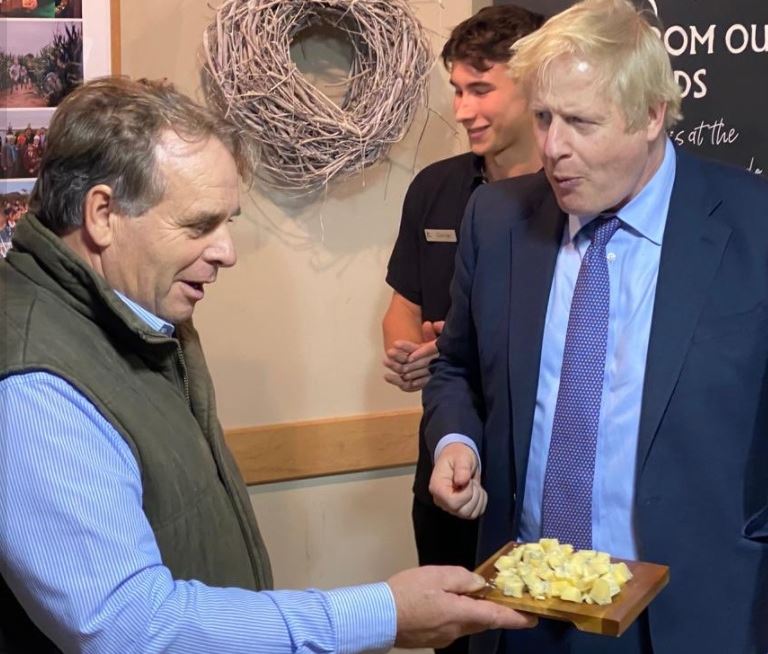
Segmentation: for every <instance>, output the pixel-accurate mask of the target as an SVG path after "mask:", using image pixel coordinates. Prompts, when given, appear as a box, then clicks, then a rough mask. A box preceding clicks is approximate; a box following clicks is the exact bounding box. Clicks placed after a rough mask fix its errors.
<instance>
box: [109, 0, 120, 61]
mask: <svg viewBox="0 0 768 654" xmlns="http://www.w3.org/2000/svg"><path fill="white" fill-rule="evenodd" d="M109 23H110V25H109V27H110V29H109V31H110V35H111V40H110V56H111V64H110V72H111V74H112V75H119V74H120V67H121V66H122V52H121V35H120V0H110V3H109Z"/></svg>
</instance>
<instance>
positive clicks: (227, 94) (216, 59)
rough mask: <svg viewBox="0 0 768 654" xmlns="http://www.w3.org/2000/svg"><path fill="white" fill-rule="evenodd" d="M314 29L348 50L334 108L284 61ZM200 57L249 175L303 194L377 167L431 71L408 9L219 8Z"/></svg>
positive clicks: (351, 0) (253, 2) (365, 4)
mask: <svg viewBox="0 0 768 654" xmlns="http://www.w3.org/2000/svg"><path fill="white" fill-rule="evenodd" d="M322 24H325V25H330V26H333V27H335V28H337V29H339V30H341V31H342V32H343V33H345V34H346V36H347V38H348V39H349V41H350V43H351V44H352V48H353V55H352V66H351V70H350V72H349V75H348V89H347V92H346V94H345V96H344V99H343V101H342V103H341V106H339V105H337V104H335V103H334V102H332V101H331V100H330V99H329V98H328V97H327V96H326V95H325V94H323V93H322V92H321V91H320V90H319V89H317V88H316V87H315V86H313V85H312V84H311V83H310V82H309V81H308V80H307V79H306V78H305V77H304V75H303V74H302V73H301V71H299V69H298V67H297V66H296V64H295V63H294V61H293V60H292V59H291V54H290V46H291V42H292V41H293V39H294V38H295V37H296V35H297V34H298V33H299V32H301V31H302V30H304V29H306V28H308V27H314V26H317V25H322ZM203 51H204V52H203V56H204V63H203V82H204V89H205V93H206V95H207V97H208V101H209V102H210V103H211V104H212V105H213V106H214V107H217V108H218V109H219V110H220V111H222V112H223V113H224V115H226V116H227V117H228V118H229V119H230V120H232V121H233V122H234V123H235V124H236V125H237V126H238V127H239V128H240V129H241V130H242V133H243V135H244V137H245V139H246V140H247V142H248V145H249V146H250V147H249V151H250V155H249V159H250V162H249V163H250V164H251V168H252V173H253V174H254V175H255V176H256V177H257V178H258V179H261V180H262V181H264V182H266V183H268V184H270V185H271V186H274V187H277V188H282V189H286V190H289V191H301V192H312V191H316V190H318V189H320V188H321V187H323V186H324V185H326V184H327V183H328V182H329V181H330V180H331V179H336V178H341V177H344V176H347V175H351V174H353V173H357V172H359V171H361V170H362V169H363V168H365V167H366V166H369V165H371V164H373V163H374V162H376V161H379V160H380V159H382V158H384V157H385V156H386V154H387V152H388V150H389V147H390V145H391V144H392V143H394V142H396V141H399V140H400V139H401V138H402V137H403V136H404V135H405V133H406V132H407V130H408V128H409V126H410V124H411V121H412V120H413V118H414V116H415V114H416V111H417V110H418V108H419V106H420V105H422V104H425V102H426V92H427V79H428V75H429V72H430V69H431V67H432V63H433V57H432V53H431V49H430V46H429V40H428V38H427V37H426V35H425V32H424V29H423V28H422V26H421V25H420V23H419V22H418V20H417V19H416V17H415V16H414V15H413V12H412V11H411V9H410V7H409V6H408V3H407V1H406V0H226V1H225V2H224V3H223V4H222V5H221V6H220V7H219V9H218V10H217V12H216V19H215V21H214V22H213V23H212V24H211V25H210V26H209V27H208V28H207V29H206V31H205V33H204V35H203Z"/></svg>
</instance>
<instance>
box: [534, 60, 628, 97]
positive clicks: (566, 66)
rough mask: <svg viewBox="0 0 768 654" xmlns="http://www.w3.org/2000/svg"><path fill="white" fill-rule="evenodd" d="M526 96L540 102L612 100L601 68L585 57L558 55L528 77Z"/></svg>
mask: <svg viewBox="0 0 768 654" xmlns="http://www.w3.org/2000/svg"><path fill="white" fill-rule="evenodd" d="M527 87H528V99H529V100H530V101H531V102H532V103H544V104H548V105H549V104H572V103H576V104H584V103H595V104H597V103H599V104H613V103H614V102H615V100H616V98H612V97H611V95H613V94H612V93H610V91H609V89H608V84H607V81H606V79H605V74H604V71H603V70H602V69H601V68H600V67H599V66H598V65H596V64H595V63H593V62H592V61H590V60H588V59H586V58H585V57H580V56H577V55H572V54H566V55H560V56H558V57H556V58H554V59H551V60H549V61H547V62H546V63H545V64H543V65H542V66H541V67H540V68H539V69H538V70H537V71H536V73H535V74H534V75H533V77H532V79H530V80H529V83H528V85H527Z"/></svg>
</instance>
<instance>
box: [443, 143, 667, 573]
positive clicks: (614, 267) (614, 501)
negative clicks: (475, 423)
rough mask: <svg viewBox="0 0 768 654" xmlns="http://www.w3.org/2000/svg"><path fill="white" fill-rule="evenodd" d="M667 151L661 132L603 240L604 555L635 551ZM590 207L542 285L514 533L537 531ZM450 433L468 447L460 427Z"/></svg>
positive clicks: (599, 543)
mask: <svg viewBox="0 0 768 654" xmlns="http://www.w3.org/2000/svg"><path fill="white" fill-rule="evenodd" d="M675 160H676V157H675V150H674V148H673V146H672V143H671V142H670V141H669V140H667V143H666V147H665V152H664V159H663V161H662V164H661V166H660V167H659V169H658V170H657V171H656V173H655V174H654V176H653V177H652V178H651V180H650V181H649V182H648V184H646V185H645V187H644V188H643V189H642V190H641V191H640V193H638V195H637V196H635V197H634V198H633V199H632V200H631V201H630V202H628V203H627V205H626V206H625V207H623V208H622V209H621V210H620V211H619V212H618V216H619V218H620V219H621V221H622V225H621V227H620V228H619V230H618V231H617V232H616V234H615V235H614V236H613V238H612V239H611V241H610V242H609V243H608V246H607V249H606V256H607V258H608V271H609V275H610V284H611V295H610V313H609V328H608V343H607V351H606V366H605V379H604V382H603V397H602V406H601V412H600V423H599V427H598V435H597V452H596V460H595V477H594V483H593V488H592V540H593V543H592V544H593V547H594V548H595V549H599V550H602V551H606V552H610V554H611V555H612V556H616V557H619V558H627V559H636V558H637V545H636V541H635V535H634V528H633V506H634V495H635V468H636V463H637V439H638V433H639V424H640V407H641V403H642V394H643V381H644V379H645V360H646V355H647V352H648V337H649V334H650V329H651V317H652V314H653V303H654V298H655V297H656V280H657V278H658V272H659V261H660V259H661V243H662V238H663V235H664V227H665V225H666V220H667V213H668V210H669V201H670V198H671V195H672V186H673V184H674V180H675ZM592 219H594V216H587V217H576V216H569V218H568V221H567V223H566V225H565V229H564V230H563V240H562V245H561V247H560V252H559V253H558V257H557V263H556V265H555V273H554V278H553V281H552V287H551V290H550V296H549V303H548V305H547V316H546V322H545V326H544V338H543V346H542V352H541V363H540V369H539V385H538V390H537V393H536V408H535V412H534V420H533V430H532V433H531V446H530V452H529V458H528V470H527V473H526V479H525V499H524V501H523V510H522V515H521V522H520V533H519V540H521V541H535V540H538V539H539V538H540V537H541V503H542V494H543V489H544V475H545V472H546V467H547V454H548V452H549V442H550V439H551V436H552V422H553V419H554V413H555V404H556V402H557V391H558V387H559V385H560V368H561V365H562V361H563V350H564V347H565V333H566V330H567V327H568V316H569V313H570V309H571V299H572V297H573V289H574V286H575V285H576V278H577V276H578V274H579V268H580V267H581V259H582V257H583V256H584V254H585V252H586V251H587V248H588V247H589V239H588V238H587V237H585V236H584V234H583V232H581V228H582V227H584V225H586V224H588V223H589V222H590V221H591V220H592ZM451 442H462V443H465V444H467V445H469V446H470V447H472V448H473V449H475V453H477V450H476V448H475V446H474V443H473V442H472V441H471V440H470V439H468V438H467V437H466V436H463V435H461V434H449V435H447V436H445V437H443V438H442V439H441V441H440V443H439V444H438V449H437V450H436V453H435V456H436V457H437V455H438V454H439V452H440V451H441V450H442V448H444V447H445V446H446V445H448V444H449V443H451Z"/></svg>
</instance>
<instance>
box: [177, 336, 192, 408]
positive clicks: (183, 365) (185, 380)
mask: <svg viewBox="0 0 768 654" xmlns="http://www.w3.org/2000/svg"><path fill="white" fill-rule="evenodd" d="M176 352H177V354H178V355H179V370H181V380H182V382H183V383H184V399H185V400H186V401H187V406H188V407H189V408H190V409H191V408H192V401H191V400H190V399H189V378H188V377H187V363H186V361H184V351H183V350H182V349H181V343H180V342H178V341H176Z"/></svg>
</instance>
